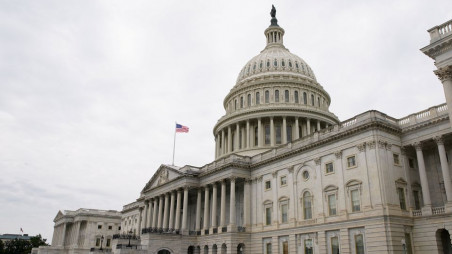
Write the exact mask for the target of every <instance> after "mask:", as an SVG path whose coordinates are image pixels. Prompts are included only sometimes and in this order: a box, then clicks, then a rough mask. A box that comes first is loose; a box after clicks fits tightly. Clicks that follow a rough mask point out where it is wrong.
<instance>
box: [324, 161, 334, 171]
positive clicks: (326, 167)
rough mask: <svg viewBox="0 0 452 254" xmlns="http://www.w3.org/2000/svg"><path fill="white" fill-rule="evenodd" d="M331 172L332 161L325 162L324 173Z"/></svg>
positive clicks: (332, 169) (332, 168)
mask: <svg viewBox="0 0 452 254" xmlns="http://www.w3.org/2000/svg"><path fill="white" fill-rule="evenodd" d="M333 172H334V167H333V163H332V162H330V163H327V164H325V173H326V174H330V173H333Z"/></svg>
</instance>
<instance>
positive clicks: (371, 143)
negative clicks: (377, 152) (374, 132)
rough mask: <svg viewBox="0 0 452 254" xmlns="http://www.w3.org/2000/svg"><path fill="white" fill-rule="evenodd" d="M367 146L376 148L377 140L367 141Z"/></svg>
mask: <svg viewBox="0 0 452 254" xmlns="http://www.w3.org/2000/svg"><path fill="white" fill-rule="evenodd" d="M366 146H367V147H369V149H375V146H376V143H375V140H372V141H369V142H367V143H366Z"/></svg>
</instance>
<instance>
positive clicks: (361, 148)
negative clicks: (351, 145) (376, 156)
mask: <svg viewBox="0 0 452 254" xmlns="http://www.w3.org/2000/svg"><path fill="white" fill-rule="evenodd" d="M356 147H358V150H359V151H360V152H364V151H366V143H362V144H359V145H357V146H356Z"/></svg>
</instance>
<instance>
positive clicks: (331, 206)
mask: <svg viewBox="0 0 452 254" xmlns="http://www.w3.org/2000/svg"><path fill="white" fill-rule="evenodd" d="M328 213H329V215H330V216H334V215H336V194H330V195H328Z"/></svg>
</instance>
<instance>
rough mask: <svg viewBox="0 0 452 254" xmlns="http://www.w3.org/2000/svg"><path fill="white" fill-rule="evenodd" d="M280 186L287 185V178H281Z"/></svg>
mask: <svg viewBox="0 0 452 254" xmlns="http://www.w3.org/2000/svg"><path fill="white" fill-rule="evenodd" d="M280 180H281V181H280V182H281V186H284V185H287V176H281V178H280Z"/></svg>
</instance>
